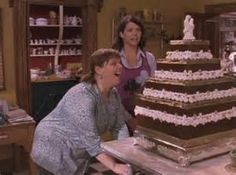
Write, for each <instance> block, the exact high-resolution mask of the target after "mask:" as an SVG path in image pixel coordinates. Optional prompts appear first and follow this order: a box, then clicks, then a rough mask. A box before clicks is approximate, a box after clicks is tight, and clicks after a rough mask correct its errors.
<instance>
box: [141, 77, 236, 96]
mask: <svg viewBox="0 0 236 175" xmlns="http://www.w3.org/2000/svg"><path fill="white" fill-rule="evenodd" d="M232 87H236V81H235V79H234V78H232V77H223V78H218V79H211V80H193V81H180V80H178V81H177V80H161V79H160V80H158V79H155V78H150V79H149V80H148V81H147V82H146V84H145V88H151V89H156V90H162V89H165V90H166V91H172V92H181V93H187V94H195V93H196V92H197V91H198V92H207V91H214V90H215V89H218V90H226V89H230V88H232Z"/></svg>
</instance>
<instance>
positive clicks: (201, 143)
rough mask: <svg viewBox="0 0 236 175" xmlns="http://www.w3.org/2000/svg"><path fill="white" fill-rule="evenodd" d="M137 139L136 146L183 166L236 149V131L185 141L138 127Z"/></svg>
mask: <svg viewBox="0 0 236 175" xmlns="http://www.w3.org/2000/svg"><path fill="white" fill-rule="evenodd" d="M135 138H136V144H138V145H140V146H141V147H143V148H144V149H146V150H148V151H151V152H154V153H157V154H159V155H162V156H164V157H167V158H169V159H172V160H174V161H176V162H178V163H179V164H180V165H181V166H189V165H190V164H191V163H194V162H197V161H201V160H203V159H207V158H210V157H214V156H217V155H220V154H224V153H226V152H229V151H230V150H232V149H235V147H236V129H234V130H229V131H224V132H220V133H216V134H211V135H207V136H202V137H197V138H193V139H189V140H183V139H179V138H176V137H173V136H170V135H167V134H165V133H161V132H158V131H154V130H151V129H148V128H144V127H141V126H138V127H137V132H136V133H135Z"/></svg>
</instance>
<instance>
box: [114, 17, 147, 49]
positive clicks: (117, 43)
mask: <svg viewBox="0 0 236 175" xmlns="http://www.w3.org/2000/svg"><path fill="white" fill-rule="evenodd" d="M129 22H133V23H135V24H136V25H138V26H139V27H140V29H141V32H142V35H141V39H140V42H139V44H138V47H139V48H140V49H141V50H143V49H144V47H145V38H144V26H143V23H142V21H141V20H140V19H139V18H138V17H136V16H132V15H127V16H125V17H123V18H122V19H121V21H120V23H119V25H118V27H117V32H116V39H115V43H114V44H113V46H112V48H113V49H117V50H119V51H120V50H121V49H122V48H123V47H124V42H123V39H122V38H121V37H120V32H122V33H123V32H124V30H125V27H126V25H127V24H128V23H129Z"/></svg>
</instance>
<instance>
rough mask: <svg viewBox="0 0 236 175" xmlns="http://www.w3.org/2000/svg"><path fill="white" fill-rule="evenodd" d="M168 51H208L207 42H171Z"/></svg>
mask: <svg viewBox="0 0 236 175" xmlns="http://www.w3.org/2000/svg"><path fill="white" fill-rule="evenodd" d="M168 50H170V51H175V50H179V51H186V50H188V51H193V52H196V51H200V50H203V51H208V50H209V41H207V40H193V41H189V40H171V41H170V44H169V46H168Z"/></svg>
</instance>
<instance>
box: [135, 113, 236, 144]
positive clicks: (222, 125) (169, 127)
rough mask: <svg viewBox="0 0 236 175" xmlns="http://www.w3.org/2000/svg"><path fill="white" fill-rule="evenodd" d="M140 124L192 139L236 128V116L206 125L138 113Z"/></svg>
mask: <svg viewBox="0 0 236 175" xmlns="http://www.w3.org/2000/svg"><path fill="white" fill-rule="evenodd" d="M136 117H137V121H138V125H140V126H143V127H146V128H149V129H152V130H154V131H159V132H163V133H165V134H168V135H171V136H173V137H177V138H180V139H192V138H197V137H201V136H205V135H210V134H214V133H218V132H223V131H227V130H232V129H235V128H236V118H231V119H223V120H220V121H218V122H211V123H207V124H205V125H198V126H197V127H193V126H178V125H175V124H172V123H167V122H161V121H159V120H153V119H152V118H150V117H146V116H141V115H137V116H136Z"/></svg>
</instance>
